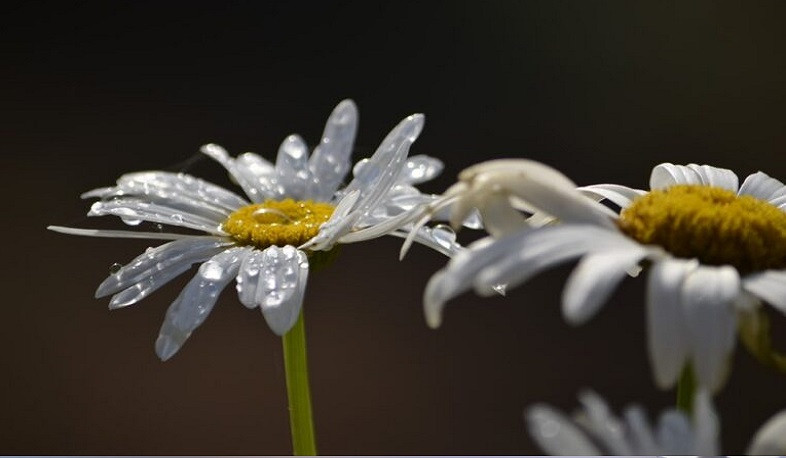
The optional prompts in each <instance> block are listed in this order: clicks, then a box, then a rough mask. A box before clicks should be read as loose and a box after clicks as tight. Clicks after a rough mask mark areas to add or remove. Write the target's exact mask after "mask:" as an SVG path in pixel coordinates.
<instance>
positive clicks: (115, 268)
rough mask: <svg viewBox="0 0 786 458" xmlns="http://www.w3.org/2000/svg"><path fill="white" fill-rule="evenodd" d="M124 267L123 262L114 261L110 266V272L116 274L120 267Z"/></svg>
mask: <svg viewBox="0 0 786 458" xmlns="http://www.w3.org/2000/svg"><path fill="white" fill-rule="evenodd" d="M122 268H123V264H120V263H119V262H115V263H112V265H111V266H109V273H110V274H113V275H114V274H116V273H118V272H120V269H122Z"/></svg>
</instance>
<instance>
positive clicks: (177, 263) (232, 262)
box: [49, 100, 461, 455]
mask: <svg viewBox="0 0 786 458" xmlns="http://www.w3.org/2000/svg"><path fill="white" fill-rule="evenodd" d="M357 118H358V116H357V109H356V107H355V104H354V103H353V102H352V101H350V100H345V101H343V102H341V103H339V104H338V106H337V107H336V108H335V109H334V110H333V112H332V113H331V115H330V117H329V118H328V121H327V124H326V125H325V130H324V133H323V135H322V140H321V142H320V143H319V145H318V146H317V147H316V148H315V149H314V151H313V153H312V154H311V155H310V157H309V154H308V148H307V147H306V144H305V142H304V141H303V140H302V139H301V138H300V137H299V136H297V135H291V136H289V137H287V138H286V139H285V140H284V142H283V143H282V144H281V147H280V148H279V150H278V155H277V158H276V162H275V164H273V163H271V162H268V161H267V160H265V159H263V158H262V157H260V156H258V155H256V154H254V153H245V154H242V155H240V156H238V157H237V158H232V157H230V156H229V155H228V154H227V152H226V151H225V150H224V149H223V148H221V147H220V146H218V145H214V144H208V145H205V146H203V147H202V152H203V153H204V154H206V155H208V156H210V157H211V158H213V159H215V160H216V161H218V162H219V163H220V164H221V165H223V166H224V167H225V168H226V169H227V171H228V172H229V174H230V175H231V177H232V178H233V180H234V181H235V182H236V183H237V184H238V185H240V187H241V188H242V189H243V191H245V194H246V195H247V197H248V199H249V200H250V201H249V200H246V199H245V198H243V197H240V196H238V195H237V194H235V193H234V192H232V191H229V190H226V189H224V188H222V187H219V186H216V185H214V184H211V183H208V182H205V181H203V180H200V179H199V178H195V177H192V176H190V175H186V174H182V173H169V172H161V171H151V172H139V173H131V174H128V175H123V176H122V177H120V178H119V179H118V181H117V185H116V186H112V187H107V188H100V189H96V190H93V191H90V192H87V193H85V194H84V195H83V197H84V198H96V197H97V198H99V199H100V200H99V201H98V202H95V203H94V204H93V205H92V207H91V209H90V212H89V213H88V216H103V215H114V216H118V217H120V218H122V219H123V221H124V222H126V223H127V224H129V225H138V224H139V223H140V222H142V221H149V222H152V223H158V224H163V225H171V226H179V227H183V228H188V229H193V230H197V231H201V232H204V233H206V234H207V235H185V234H179V233H166V232H137V231H116V230H94V229H77V228H67V227H60V226H50V228H49V229H51V230H54V231H57V232H63V233H66V234H75V235H86V236H94V237H128V238H146V239H159V240H171V242H168V243H165V244H163V245H161V246H158V247H155V248H149V249H148V250H147V251H145V252H144V253H142V254H141V255H139V256H138V257H137V258H136V259H133V260H132V261H131V262H129V263H128V264H126V265H125V266H123V267H122V268H121V269H120V270H118V271H117V272H114V273H112V274H111V275H110V276H109V277H108V278H107V279H106V280H104V282H103V283H101V285H100V286H99V287H98V290H97V291H96V297H104V296H108V295H112V298H111V300H110V303H109V306H110V308H112V309H115V308H120V307H126V306H128V305H131V304H134V303H136V302H138V301H140V300H142V299H143V298H145V297H147V296H148V295H150V294H151V293H152V292H153V291H155V290H156V289H158V288H159V287H161V286H162V285H164V284H165V283H167V282H168V281H170V280H172V279H173V278H175V277H177V276H179V275H180V274H182V273H184V272H186V271H187V270H189V269H190V268H191V266H192V265H194V264H197V263H200V264H201V265H200V266H199V269H198V271H197V273H196V275H195V276H194V278H193V279H192V280H191V281H190V282H189V283H188V285H186V287H185V288H184V289H183V290H182V291H181V293H180V295H179V296H178V297H177V299H175V301H174V302H173V303H172V305H171V306H170V307H169V309H168V310H167V313H166V317H165V319H164V323H163V325H162V326H161V330H160V332H159V335H158V339H157V340H156V345H155V348H156V353H157V354H158V356H159V357H160V358H161V359H162V360H167V359H169V358H171V357H172V356H173V355H174V354H175V353H176V352H177V351H178V350H179V349H180V347H181V346H182V345H183V344H184V342H185V341H186V339H188V337H189V336H190V335H191V333H192V332H193V331H194V330H195V329H196V328H197V327H198V326H200V325H201V324H202V323H203V322H204V321H205V319H206V318H207V316H208V315H209V314H210V312H211V311H212V309H213V306H214V305H215V303H216V301H217V299H218V295H219V294H220V293H221V291H222V290H223V289H224V288H225V287H226V286H227V285H228V284H229V283H230V282H231V281H232V280H233V279H234V280H235V282H236V285H237V292H238V297H239V299H240V302H241V303H242V304H243V305H245V306H246V307H248V308H257V307H258V308H259V309H260V310H261V311H262V314H263V316H264V318H265V320H266V321H267V324H268V325H269V327H270V329H271V330H272V331H273V332H274V333H276V334H278V335H281V336H284V353H285V370H286V374H287V388H288V392H289V395H290V403H291V405H290V411H291V418H292V431H293V443H294V449H295V450H294V451H295V453H296V454H307V455H311V454H315V453H316V448H315V445H314V440H313V427H312V426H311V407H310V400H309V399H310V398H309V396H310V395H309V394H308V382H307V376H306V370H305V337H304V328H303V320H302V314H301V307H302V304H303V296H304V293H305V287H306V280H307V278H308V272H309V264H310V261H313V260H314V259H315V256H316V255H317V253H319V252H324V251H329V250H331V249H332V248H333V247H334V246H335V245H336V244H338V243H353V242H359V241H363V240H369V239H372V238H376V237H380V236H382V235H396V236H399V237H404V236H406V234H408V233H409V232H410V230H411V229H412V224H411V222H410V221H411V219H412V218H411V217H410V214H412V212H413V209H414V208H415V207H416V206H418V205H420V204H423V203H426V202H430V201H431V200H433V199H434V196H432V195H427V194H422V193H421V192H420V191H418V189H417V188H416V187H415V185H417V184H419V183H421V182H424V181H427V180H430V179H431V178H433V177H434V176H436V175H437V174H438V173H439V172H440V171H441V169H442V163H441V162H440V161H439V160H437V159H434V158H431V157H428V156H422V155H421V156H413V157H409V158H408V157H407V156H408V153H409V148H410V146H411V145H412V143H413V142H414V141H415V139H417V137H418V135H419V134H420V132H421V130H422V128H423V122H424V117H423V115H421V114H415V115H412V116H409V117H407V118H405V119H404V120H403V121H401V122H400V123H399V124H398V125H397V126H396V127H395V128H394V129H393V130H392V131H390V133H389V134H388V135H387V136H386V137H385V139H384V140H383V141H382V143H381V144H380V146H379V148H378V149H377V150H376V152H375V153H374V155H373V156H372V157H371V158H368V159H363V160H361V161H359V162H358V163H357V164H356V165H355V167H354V169H353V179H352V180H351V181H350V182H349V184H347V185H346V186H343V187H342V182H343V180H344V178H345V176H346V175H347V173H348V172H349V171H350V168H351V163H350V154H351V152H352V146H353V143H354V138H355V132H356V130H357ZM416 238H417V240H418V241H419V242H421V243H423V244H425V245H427V246H430V247H432V248H434V249H436V250H438V251H440V252H442V253H445V254H447V255H452V254H454V253H456V252H457V251H458V250H459V249H461V247H460V246H459V245H458V244H456V243H455V234H453V233H452V232H449V231H446V230H445V229H444V228H439V227H435V228H433V229H432V228H421V229H418V231H417V236H416Z"/></svg>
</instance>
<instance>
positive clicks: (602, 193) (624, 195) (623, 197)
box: [578, 184, 647, 210]
mask: <svg viewBox="0 0 786 458" xmlns="http://www.w3.org/2000/svg"><path fill="white" fill-rule="evenodd" d="M578 191H580V192H581V193H583V194H585V195H588V196H590V197H594V198H595V199H607V200H609V201H610V202H612V203H614V204H615V205H618V206H619V207H620V208H621V209H623V210H624V209H625V208H628V207H629V206H630V204H631V203H633V201H634V200H635V199H636V198H637V197H640V196H643V195H644V194H646V193H647V191H642V190H641V189H633V188H629V187H627V186H621V185H618V184H594V185H590V186H582V187H580V188H578Z"/></svg>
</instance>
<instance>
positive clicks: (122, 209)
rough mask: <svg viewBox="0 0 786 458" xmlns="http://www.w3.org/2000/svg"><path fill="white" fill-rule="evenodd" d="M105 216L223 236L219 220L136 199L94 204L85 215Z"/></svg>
mask: <svg viewBox="0 0 786 458" xmlns="http://www.w3.org/2000/svg"><path fill="white" fill-rule="evenodd" d="M105 215H115V216H119V217H120V218H121V219H122V220H123V222H125V223H126V224H129V225H132V226H133V225H137V224H139V223H140V222H142V221H150V222H152V223H161V224H169V225H172V226H180V227H187V228H189V229H196V230H198V231H204V232H208V233H210V234H216V235H225V234H224V232H223V231H221V229H220V226H221V220H218V219H215V220H214V219H209V218H205V217H203V216H199V215H194V214H192V213H188V212H185V211H182V210H178V209H173V208H169V207H164V206H162V205H156V204H151V203H148V202H143V201H141V200H137V199H136V198H128V199H121V200H108V201H99V202H95V203H93V205H92V206H91V207H90V211H89V212H88V213H87V216H105Z"/></svg>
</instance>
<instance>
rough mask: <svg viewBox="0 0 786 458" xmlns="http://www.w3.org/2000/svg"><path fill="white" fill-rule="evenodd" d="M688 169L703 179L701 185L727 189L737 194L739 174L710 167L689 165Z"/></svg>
mask: <svg viewBox="0 0 786 458" xmlns="http://www.w3.org/2000/svg"><path fill="white" fill-rule="evenodd" d="M688 168H690V169H691V170H693V171H694V172H696V174H697V175H698V176H699V178H700V179H701V184H703V185H706V186H714V187H716V188H723V189H727V190H729V191H731V192H737V188H738V187H739V184H740V182H739V178H737V174H736V173H734V172H732V171H731V170H729V169H721V168H718V167H712V166H709V165H698V164H688Z"/></svg>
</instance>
